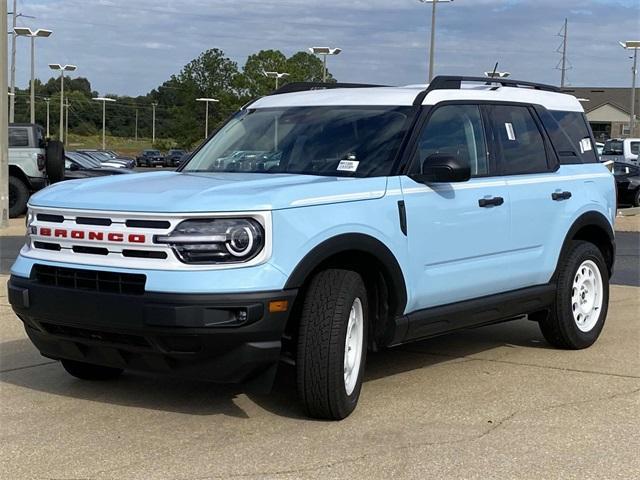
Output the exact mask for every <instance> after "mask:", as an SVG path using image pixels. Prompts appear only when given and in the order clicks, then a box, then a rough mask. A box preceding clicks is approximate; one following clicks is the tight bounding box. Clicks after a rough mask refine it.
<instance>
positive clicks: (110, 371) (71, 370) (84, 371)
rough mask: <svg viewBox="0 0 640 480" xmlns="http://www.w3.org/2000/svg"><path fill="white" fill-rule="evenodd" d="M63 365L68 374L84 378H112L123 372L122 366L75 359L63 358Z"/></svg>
mask: <svg viewBox="0 0 640 480" xmlns="http://www.w3.org/2000/svg"><path fill="white" fill-rule="evenodd" d="M62 366H63V367H64V369H65V370H66V371H67V373H68V374H70V375H73V376H74V377H76V378H80V379H82V380H111V379H113V378H117V377H119V376H120V375H121V374H122V372H123V370H122V369H121V368H113V367H103V366H102V365H92V364H90V363H84V362H76V361H75V360H62Z"/></svg>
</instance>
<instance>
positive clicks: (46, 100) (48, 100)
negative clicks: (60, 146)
mask: <svg viewBox="0 0 640 480" xmlns="http://www.w3.org/2000/svg"><path fill="white" fill-rule="evenodd" d="M44 101H45V103H46V104H47V138H49V103H50V102H51V99H50V98H49V97H46V98H45V99H44Z"/></svg>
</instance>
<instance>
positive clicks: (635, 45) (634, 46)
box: [618, 40, 640, 136]
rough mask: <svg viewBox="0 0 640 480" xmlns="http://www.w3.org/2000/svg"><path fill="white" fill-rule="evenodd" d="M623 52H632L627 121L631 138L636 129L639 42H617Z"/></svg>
mask: <svg viewBox="0 0 640 480" xmlns="http://www.w3.org/2000/svg"><path fill="white" fill-rule="evenodd" d="M618 43H619V44H620V46H621V47H622V48H624V49H625V50H633V67H631V74H632V75H633V77H632V80H631V119H630V121H629V135H631V136H633V131H634V129H635V127H636V76H637V75H638V49H640V40H627V41H626V42H618Z"/></svg>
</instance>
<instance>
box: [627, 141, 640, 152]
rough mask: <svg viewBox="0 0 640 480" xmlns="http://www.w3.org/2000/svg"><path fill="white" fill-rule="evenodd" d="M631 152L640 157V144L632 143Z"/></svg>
mask: <svg viewBox="0 0 640 480" xmlns="http://www.w3.org/2000/svg"><path fill="white" fill-rule="evenodd" d="M629 150H631V154H632V155H638V152H640V142H631V147H630V148H629Z"/></svg>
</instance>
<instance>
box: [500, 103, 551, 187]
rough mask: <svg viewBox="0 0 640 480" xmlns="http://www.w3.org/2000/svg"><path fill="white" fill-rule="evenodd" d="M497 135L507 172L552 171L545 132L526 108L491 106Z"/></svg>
mask: <svg viewBox="0 0 640 480" xmlns="http://www.w3.org/2000/svg"><path fill="white" fill-rule="evenodd" d="M491 110H492V115H491V117H492V120H493V128H494V136H495V139H496V142H497V144H498V147H499V148H500V150H501V152H502V163H503V165H502V172H503V174H504V175H517V174H521V173H539V172H546V171H549V166H548V164H547V154H546V149H545V144H544V139H543V138H542V134H541V133H540V130H539V129H538V126H537V124H536V122H535V120H534V119H533V117H532V116H531V112H530V111H529V109H528V108H527V107H514V106H506V105H505V106H494V107H492V109H491Z"/></svg>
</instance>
